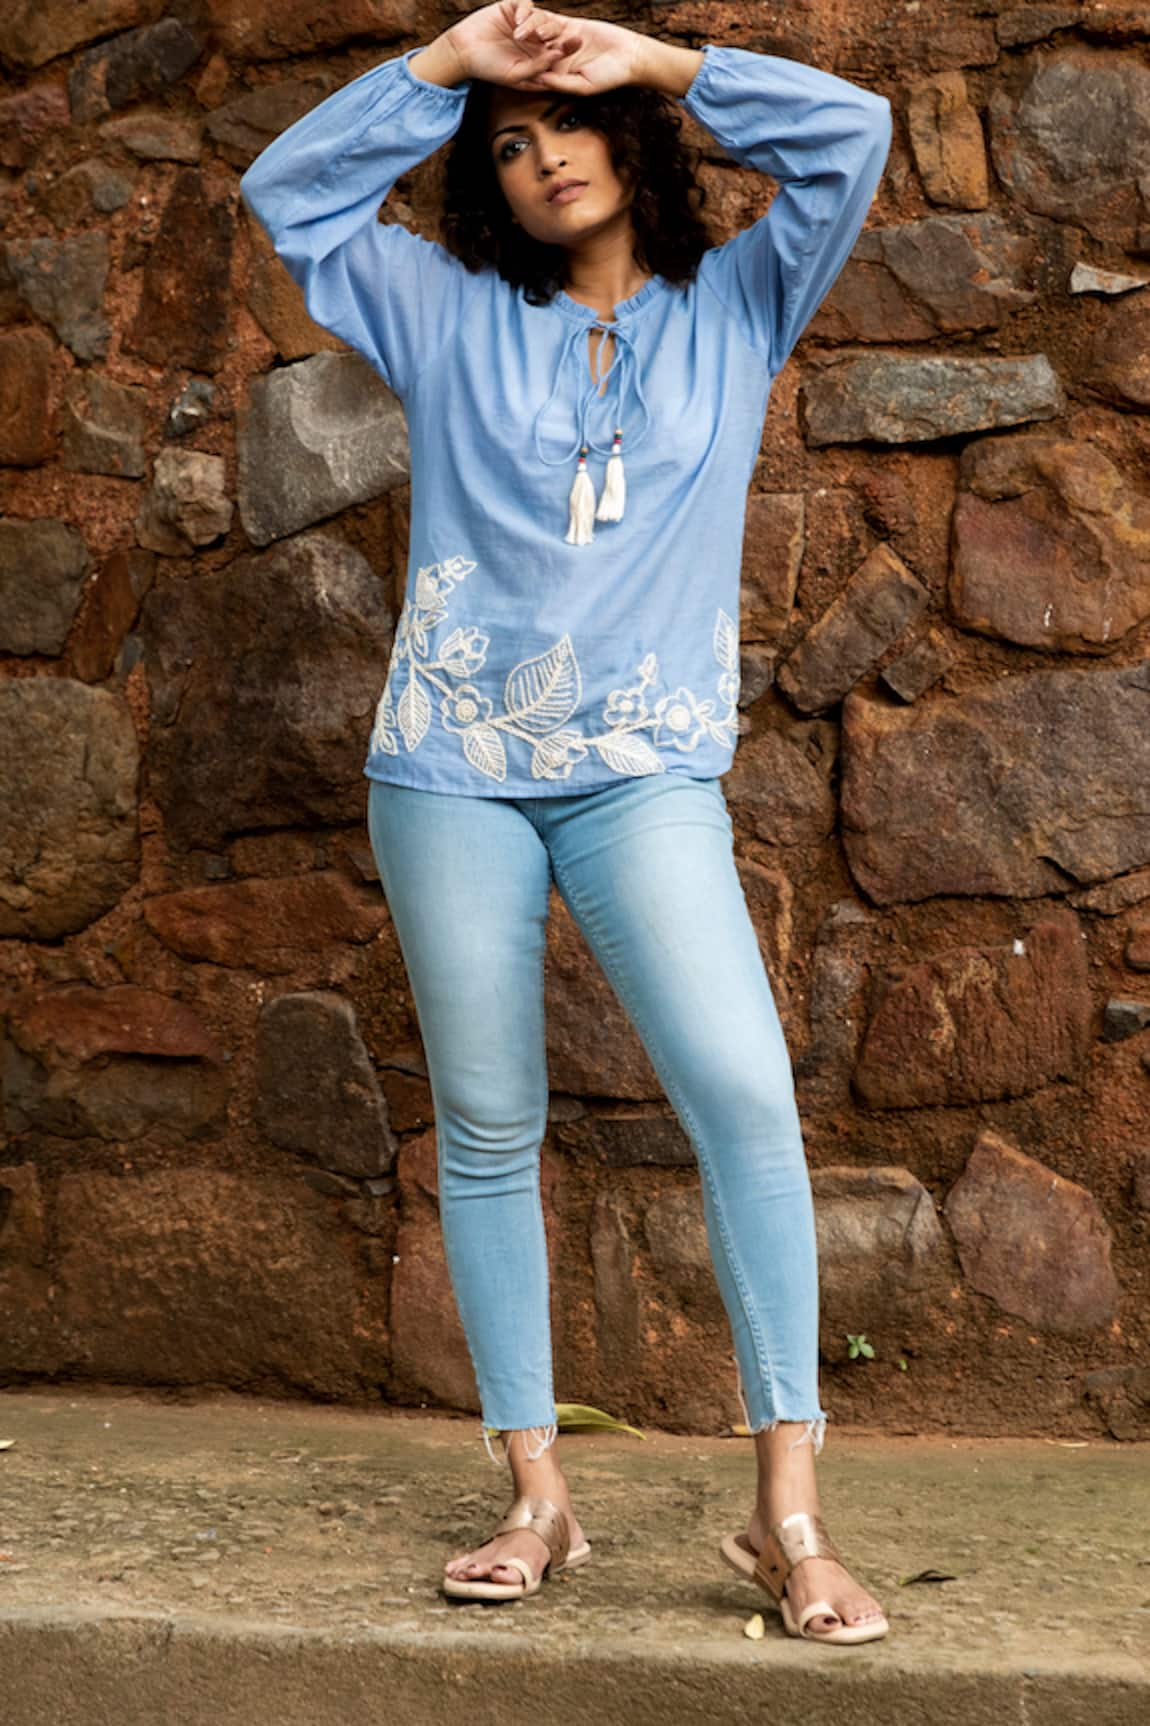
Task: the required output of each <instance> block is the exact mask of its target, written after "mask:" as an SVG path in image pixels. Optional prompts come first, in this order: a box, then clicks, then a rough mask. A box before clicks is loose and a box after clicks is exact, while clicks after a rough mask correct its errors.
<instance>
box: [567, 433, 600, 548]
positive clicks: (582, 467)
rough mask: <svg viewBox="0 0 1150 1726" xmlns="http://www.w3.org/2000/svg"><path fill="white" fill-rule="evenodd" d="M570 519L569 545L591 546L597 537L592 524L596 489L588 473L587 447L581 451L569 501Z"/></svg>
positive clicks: (568, 525) (568, 524)
mask: <svg viewBox="0 0 1150 1726" xmlns="http://www.w3.org/2000/svg"><path fill="white" fill-rule="evenodd" d="M567 506H568V510H569V516H570V519H569V520H568V523H567V544H568V545H590V544H591V541H592V540H593V539H594V537H595V532H594V528H593V526H592V523H593V521H594V516H595V487H594V486H593V485H592V484H591V475H590V474H589V473H588V472H587V445H586V444H584V445H583V447H582V449H581V450H580V451H579V466H578V468H577V469H576V472H575V479H574V482H573V483H572V486H571V495H570V497H569V498H568V499H567Z"/></svg>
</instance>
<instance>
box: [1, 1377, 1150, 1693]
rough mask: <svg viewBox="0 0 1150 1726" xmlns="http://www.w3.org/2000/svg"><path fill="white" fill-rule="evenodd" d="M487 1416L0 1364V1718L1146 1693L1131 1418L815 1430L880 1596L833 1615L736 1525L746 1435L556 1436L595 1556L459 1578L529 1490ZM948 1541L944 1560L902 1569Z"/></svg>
mask: <svg viewBox="0 0 1150 1726" xmlns="http://www.w3.org/2000/svg"><path fill="white" fill-rule="evenodd" d="M478 1433H479V1427H478V1420H477V1418H476V1417H473V1416H468V1417H464V1418H462V1419H460V1418H451V1417H438V1418H437V1417H432V1416H421V1415H410V1414H405V1413H403V1412H401V1411H391V1410H387V1411H385V1410H382V1409H381V1410H379V1411H366V1410H358V1409H357V1410H353V1409H346V1408H331V1407H325V1406H316V1405H311V1404H301V1403H298V1402H292V1403H282V1404H281V1403H267V1402H245V1401H243V1400H242V1399H239V1398H233V1397H227V1396H224V1397H212V1398H203V1399H197V1400H195V1401H191V1402H189V1401H187V1400H186V1399H177V1400H171V1399H169V1398H166V1397H164V1396H163V1394H162V1393H155V1394H151V1395H149V1394H148V1393H137V1392H125V1391H118V1390H115V1389H101V1390H100V1391H77V1390H76V1388H75V1387H72V1386H64V1387H54V1388H51V1389H43V1388H39V1387H38V1388H36V1389H34V1390H23V1391H12V1392H8V1393H6V1394H4V1395H2V1396H0V1439H3V1438H12V1439H14V1440H15V1443H14V1444H13V1445H12V1447H11V1448H10V1449H8V1450H5V1451H0V1673H2V1689H3V1708H2V1715H3V1719H4V1721H5V1726H105V1723H108V1722H112V1721H115V1722H116V1726H137V1723H138V1726H168V1723H169V1722H171V1723H173V1726H176V1723H178V1726H201V1723H202V1726H208V1723H209V1722H210V1723H211V1726H232V1723H235V1726H240V1723H241V1722H242V1723H243V1726H254V1723H257V1722H258V1723H259V1726H263V1722H265V1721H273V1722H275V1726H297V1723H298V1726H329V1723H331V1726H335V1723H336V1722H338V1723H339V1726H353V1723H354V1726H359V1723H360V1722H364V1723H367V1722H376V1721H380V1722H382V1721H385V1720H386V1721H390V1720H393V1719H402V1720H403V1721H404V1726H409V1723H411V1726H420V1723H422V1722H424V1721H427V1722H431V1721H434V1722H436V1723H437V1726H439V1723H441V1722H443V1721H445V1720H451V1721H466V1722H467V1723H468V1726H487V1723H488V1722H490V1726H508V1722H509V1721H510V1720H512V1719H514V1720H538V1721H539V1722H540V1726H551V1723H552V1722H559V1721H564V1722H565V1721H568V1720H570V1721H571V1722H572V1723H574V1722H576V1721H578V1722H579V1726H586V1722H587V1719H588V1715H591V1716H592V1718H593V1719H594V1720H595V1722H596V1726H600V1723H606V1722H612V1723H614V1722H616V1721H617V1722H619V1723H620V1726H622V1723H623V1722H627V1723H628V1726H648V1723H650V1726H670V1723H672V1722H673V1723H675V1726H678V1723H680V1722H682V1723H684V1726H694V1723H695V1722H699V1723H702V1722H704V1721H706V1722H707V1723H708V1726H710V1723H712V1722H715V1721H717V1720H723V1719H724V1718H725V1717H726V1718H729V1719H730V1720H732V1721H735V1720H747V1719H763V1720H764V1721H765V1720H770V1721H771V1722H772V1726H791V1723H792V1722H793V1723H794V1726H799V1723H800V1722H801V1723H802V1726H812V1723H814V1722H817V1726H839V1723H840V1722H841V1723H842V1726H846V1723H847V1721H848V1719H849V1721H850V1723H851V1726H871V1723H872V1722H873V1723H874V1726H878V1723H879V1722H881V1723H882V1726H889V1723H890V1722H891V1721H894V1720H897V1721H915V1722H917V1721H929V1722H930V1726H951V1723H952V1722H953V1723H954V1726H983V1723H984V1722H985V1726H1004V1722H1005V1723H1015V1722H1017V1723H1018V1726H1032V1723H1033V1722H1036V1721H1041V1722H1042V1726H1084V1723H1086V1722H1089V1723H1090V1726H1144V1722H1145V1721H1146V1720H1147V1719H1148V1718H1150V1663H1148V1661H1147V1658H1146V1650H1147V1648H1148V1647H1150V1635H1148V1630H1150V1564H1148V1560H1147V1555H1146V1553H1145V1531H1146V1528H1147V1527H1148V1526H1150V1515H1148V1512H1150V1470H1148V1469H1147V1456H1146V1447H1144V1446H1120V1445H1115V1444H1109V1443H1105V1442H1101V1441H1098V1442H1089V1443H1081V1442H1079V1443H1072V1442H1070V1441H1050V1442H1047V1441H1044V1440H1033V1439H1027V1440H980V1439H970V1438H963V1439H957V1440H954V1439H949V1438H939V1437H931V1438H924V1439H915V1438H905V1437H897V1438H882V1437H879V1436H866V1435H857V1434H847V1433H841V1432H840V1433H836V1432H833V1431H832V1430H831V1429H828V1438H827V1447H826V1449H825V1451H824V1453H823V1456H822V1458H820V1461H819V1465H818V1467H819V1485H820V1492H821V1499H822V1510H823V1514H824V1516H825V1518H826V1520H827V1525H828V1527H829V1529H830V1531H831V1533H832V1535H833V1537H834V1538H835V1540H836V1541H837V1543H838V1545H839V1546H840V1548H841V1549H842V1551H843V1553H844V1556H845V1557H846V1558H847V1560H848V1563H849V1564H850V1567H851V1568H852V1570H853V1571H854V1573H855V1574H856V1575H857V1576H858V1578H859V1580H860V1581H862V1582H864V1583H865V1584H866V1586H867V1587H869V1588H870V1589H871V1590H872V1591H873V1592H874V1593H875V1595H876V1596H877V1598H878V1599H879V1600H880V1601H881V1603H882V1604H883V1606H884V1608H885V1610H886V1612H887V1615H888V1617H889V1618H890V1621H891V1633H890V1635H889V1636H888V1637H887V1638H885V1639H884V1640H882V1641H879V1642H874V1643H869V1644H864V1645H862V1646H859V1647H856V1648H850V1647H846V1648H834V1647H815V1646H812V1645H810V1644H808V1643H806V1642H800V1641H795V1640H792V1639H789V1638H787V1637H786V1636H785V1635H784V1634H783V1631H782V1625H781V1621H780V1620H779V1618H778V1617H777V1615H776V1614H775V1613H774V1612H773V1611H772V1610H771V1609H770V1605H769V1602H768V1601H767V1600H766V1597H765V1596H764V1595H761V1594H760V1593H759V1591H758V1590H756V1589H754V1588H753V1587H752V1585H751V1584H749V1583H743V1582H740V1580H739V1579H738V1578H737V1577H735V1576H732V1575H731V1574H730V1572H729V1571H727V1570H726V1569H725V1567H724V1566H723V1565H722V1563H721V1561H720V1560H719V1558H718V1555H717V1552H716V1550H715V1546H716V1542H717V1539H718V1537H719V1535H720V1534H721V1533H723V1532H724V1531H725V1530H726V1529H727V1528H730V1527H737V1526H738V1525H739V1522H740V1520H741V1519H743V1518H745V1515H746V1513H747V1512H748V1511H749V1509H750V1501H751V1495H752V1493H753V1483H754V1468H753V1458H752V1454H751V1447H750V1444H749V1442H748V1441H747V1440H745V1439H734V1438H732V1439H697V1438H689V1437H682V1436H678V1435H674V1434H666V1433H657V1432H652V1433H650V1434H649V1436H648V1438H647V1439H646V1441H645V1442H642V1441H639V1440H636V1439H634V1438H629V1437H626V1436H625V1435H595V1436H584V1435H577V1436H570V1437H565V1438H564V1439H562V1440H561V1455H562V1456H563V1458H564V1467H565V1469H566V1472H567V1475H568V1478H569V1480H570V1482H571V1488H572V1494H573V1498H574V1502H575V1507H576V1512H577V1514H578V1515H579V1516H580V1519H581V1520H582V1521H583V1523H584V1526H585V1528H586V1531H587V1534H588V1537H589V1538H590V1540H591V1542H592V1547H593V1552H594V1556H593V1557H592V1560H591V1562H590V1563H589V1564H588V1565H587V1566H586V1567H585V1568H584V1569H581V1570H579V1571H575V1572H572V1573H571V1575H570V1576H569V1577H562V1576H561V1577H560V1578H557V1579H556V1580H555V1581H554V1582H551V1583H547V1584H545V1585H544V1588H543V1590H542V1592H541V1593H540V1594H539V1595H537V1596H535V1597H534V1598H533V1599H531V1600H526V1601H520V1602H517V1603H514V1604H511V1605H498V1606H492V1607H484V1606H478V1605H462V1606H460V1605H455V1604H452V1603H449V1602H448V1601H447V1600H446V1599H445V1598H444V1597H443V1596H442V1595H441V1594H439V1592H438V1577H439V1573H440V1570H441V1567H442V1563H443V1560H444V1559H445V1558H446V1557H447V1556H448V1555H449V1554H450V1553H452V1552H456V1551H462V1550H464V1549H465V1548H467V1547H469V1546H474V1545H478V1544H479V1543H480V1541H481V1539H482V1538H484V1537H485V1536H486V1533H487V1532H488V1531H489V1529H490V1525H491V1522H492V1521H493V1520H494V1519H495V1516H496V1515H497V1513H498V1512H499V1511H500V1510H501V1509H502V1508H503V1507H504V1505H505V1503H506V1502H507V1501H508V1499H509V1496H510V1494H509V1484H510V1477H509V1475H507V1474H506V1473H505V1472H504V1470H503V1468H502V1467H499V1468H496V1467H493V1465H492V1464H491V1463H490V1462H489V1461H488V1459H487V1458H486V1455H485V1453H484V1452H483V1449H482V1446H481V1443H480V1440H479V1436H478ZM928 1571H934V1572H936V1573H942V1574H943V1575H946V1576H948V1577H951V1578H953V1580H949V1581H945V1582H943V1581H936V1582H929V1581H925V1580H924V1581H919V1582H913V1581H911V1580H910V1578H912V1577H914V1576H919V1575H921V1574H922V1573H923V1572H928ZM760 1605H761V1606H763V1607H764V1608H765V1610H764V1618H765V1622H766V1634H765V1636H764V1637H763V1638H762V1639H761V1640H758V1641H752V1640H750V1639H749V1638H748V1637H746V1636H745V1635H744V1633H743V1631H744V1626H745V1625H746V1623H747V1622H748V1620H749V1619H750V1618H751V1617H752V1615H753V1614H754V1613H755V1612H756V1611H757V1610H759V1608H760Z"/></svg>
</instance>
